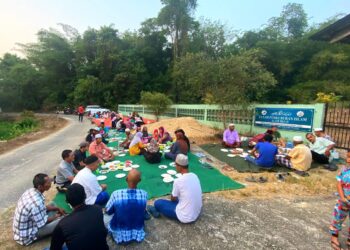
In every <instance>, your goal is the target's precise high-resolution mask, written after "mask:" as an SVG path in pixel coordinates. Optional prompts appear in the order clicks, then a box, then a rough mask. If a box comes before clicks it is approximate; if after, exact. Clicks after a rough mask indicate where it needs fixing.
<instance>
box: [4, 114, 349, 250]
mask: <svg viewBox="0 0 350 250" xmlns="http://www.w3.org/2000/svg"><path fill="white" fill-rule="evenodd" d="M66 118H67V119H69V121H70V122H69V124H68V125H67V127H65V128H64V129H63V130H61V131H58V132H57V133H55V134H52V135H50V136H49V137H46V138H44V139H43V140H40V141H36V142H33V143H30V144H29V145H26V146H24V147H21V148H18V149H16V150H15V151H13V152H10V153H7V154H5V155H2V156H0V162H1V165H0V170H1V171H0V180H1V181H0V190H1V192H0V208H1V210H3V209H4V208H7V207H8V206H10V205H14V204H16V202H17V200H18V198H19V196H20V195H21V194H22V193H23V192H24V190H26V189H27V188H28V187H30V186H32V183H31V181H32V178H33V176H34V175H35V174H36V173H38V172H45V173H48V174H51V175H52V174H54V173H55V169H56V167H57V165H58V164H59V162H60V160H61V159H60V154H61V151H62V150H63V149H66V148H71V149H73V148H75V147H76V146H77V144H79V142H80V141H82V140H83V139H84V137H85V135H86V132H87V130H88V129H89V128H90V127H91V125H90V124H89V122H88V121H85V122H84V123H83V124H79V123H78V122H77V120H76V119H75V118H76V117H75V116H68V117H66ZM204 197H205V198H204V207H203V212H202V215H201V217H200V218H199V220H198V221H197V222H195V223H193V224H190V225H182V224H180V223H177V222H175V221H171V220H168V219H165V218H160V219H153V218H152V219H151V220H150V221H147V222H146V225H145V230H146V233H147V236H146V238H145V240H144V241H143V242H142V243H133V244H131V245H128V246H126V247H125V246H116V245H115V244H114V242H113V240H112V239H111V238H110V237H108V243H109V245H110V249H116V248H118V249H159V250H164V249H269V250H270V249H276V250H277V249H281V250H282V249H305V250H306V249H330V243H329V240H330V237H329V234H328V226H329V222H330V220H331V215H332V210H333V206H334V204H335V197H323V198H319V197H314V198H312V197H311V198H295V199H282V198H275V199H270V200H259V199H247V200H242V201H234V200H226V199H224V198H220V197H217V195H216V194H206V195H205V196H204ZM344 226H345V227H346V226H347V223H344ZM344 229H345V228H344ZM346 231H347V230H346V229H345V230H344V232H346ZM342 239H345V235H344V234H342ZM342 242H344V240H342ZM48 244H49V239H45V240H43V241H40V242H38V243H35V244H34V245H32V247H31V249H42V248H43V247H44V246H47V245H48Z"/></svg>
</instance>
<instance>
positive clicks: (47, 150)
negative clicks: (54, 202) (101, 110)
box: [0, 116, 91, 212]
mask: <svg viewBox="0 0 350 250" xmlns="http://www.w3.org/2000/svg"><path fill="white" fill-rule="evenodd" d="M62 117H64V118H66V119H68V120H69V124H68V125H67V126H66V127H65V128H63V129H61V130H59V131H58V132H56V133H54V134H51V135H49V136H48V137H45V138H43V139H42V140H38V141H34V142H32V143H30V144H27V145H24V146H22V147H20V148H17V149H15V150H13V151H11V152H9V153H6V154H3V155H0V162H1V164H0V190H1V192H0V212H1V211H3V210H4V209H5V208H7V207H9V206H10V205H14V204H16V202H17V200H18V198H19V197H20V195H21V194H22V193H23V192H24V191H25V190H26V189H27V188H28V187H31V186H32V185H33V184H32V180H33V176H34V175H35V174H37V173H40V172H42V173H47V174H49V175H54V173H55V169H56V167H57V165H58V164H59V162H60V161H61V156H60V155H61V152H62V150H64V149H67V148H68V149H75V148H76V147H77V145H78V144H79V143H80V142H81V141H82V140H84V138H85V136H86V133H87V131H88V129H89V128H90V127H91V124H90V121H88V120H84V123H79V122H78V121H77V119H78V118H77V117H76V116H62Z"/></svg>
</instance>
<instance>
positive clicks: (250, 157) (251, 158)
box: [245, 155, 258, 165]
mask: <svg viewBox="0 0 350 250" xmlns="http://www.w3.org/2000/svg"><path fill="white" fill-rule="evenodd" d="M245 160H246V161H249V162H250V163H253V164H254V165H258V164H257V163H256V159H255V158H254V157H252V156H249V155H248V156H247V157H246V158H245Z"/></svg>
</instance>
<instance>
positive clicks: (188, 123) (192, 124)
mask: <svg viewBox="0 0 350 250" xmlns="http://www.w3.org/2000/svg"><path fill="white" fill-rule="evenodd" d="M162 126H163V127H164V128H165V130H166V131H168V132H169V133H170V135H171V136H172V137H175V135H174V131H175V130H176V129H179V128H181V129H183V130H184V131H185V133H186V135H187V137H188V138H189V140H190V142H191V143H196V144H204V143H209V142H212V141H215V134H216V133H217V131H216V130H215V129H213V128H210V127H208V126H205V125H203V124H200V123H199V122H198V121H196V120H195V119H194V118H192V117H180V118H171V119H164V120H161V121H159V122H156V123H151V124H148V125H147V127H148V132H149V133H153V130H154V129H156V128H159V127H162Z"/></svg>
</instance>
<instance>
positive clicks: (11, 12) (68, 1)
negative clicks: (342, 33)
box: [0, 0, 350, 57]
mask: <svg viewBox="0 0 350 250" xmlns="http://www.w3.org/2000/svg"><path fill="white" fill-rule="evenodd" d="M289 2H295V3H301V4H303V7H304V9H305V11H306V13H307V14H308V17H309V23H319V22H322V21H324V20H326V19H327V18H329V17H332V16H334V15H335V14H338V13H344V14H349V13H350V0H294V1H293V0H289V1H288V0H244V1H240V0H198V8H197V10H196V12H195V17H196V18H200V17H204V18H208V19H211V20H219V21H221V22H222V23H224V24H226V25H227V26H228V27H230V28H232V29H234V30H236V31H245V30H252V29H259V28H260V27H261V26H262V25H264V24H266V23H267V21H268V19H269V18H271V17H273V16H279V14H280V13H281V11H282V8H283V6H284V5H286V4H287V3H289ZM161 8H162V5H161V3H160V0H56V1H54V0H0V57H1V56H2V55H3V54H4V53H6V52H10V53H16V47H17V46H16V43H30V42H35V41H36V35H35V34H36V33H37V32H38V31H39V30H40V29H47V28H49V27H54V28H57V27H58V26H57V23H64V24H69V25H71V26H73V27H75V28H77V29H78V30H79V32H80V33H83V32H84V31H85V30H86V29H87V28H88V27H91V28H99V27H100V26H102V25H110V24H114V27H115V28H117V29H118V30H119V31H121V32H123V31H125V30H136V29H138V28H139V27H140V24H141V23H142V22H143V21H144V20H145V19H147V18H152V17H156V16H157V14H158V12H159V10H160V9H161Z"/></svg>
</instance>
